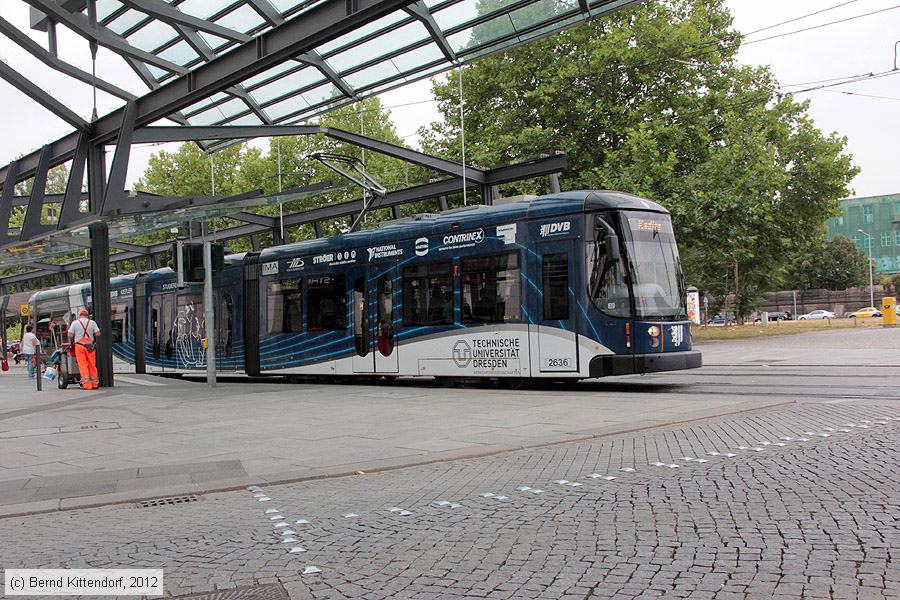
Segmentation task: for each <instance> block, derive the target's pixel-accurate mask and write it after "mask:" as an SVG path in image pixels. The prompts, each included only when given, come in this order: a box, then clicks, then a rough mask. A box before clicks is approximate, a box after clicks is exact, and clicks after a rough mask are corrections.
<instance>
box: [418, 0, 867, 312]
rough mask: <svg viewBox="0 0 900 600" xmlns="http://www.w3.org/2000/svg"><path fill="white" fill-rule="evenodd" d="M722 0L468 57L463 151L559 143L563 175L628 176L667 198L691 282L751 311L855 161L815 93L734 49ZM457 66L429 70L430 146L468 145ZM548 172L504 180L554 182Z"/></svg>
mask: <svg viewBox="0 0 900 600" xmlns="http://www.w3.org/2000/svg"><path fill="white" fill-rule="evenodd" d="M731 24H732V19H731V15H730V14H729V12H728V10H727V9H726V7H725V5H724V1H723V0H658V1H655V2H648V3H641V4H639V5H637V6H635V7H633V8H631V9H629V10H623V11H620V12H618V13H615V14H613V15H611V16H609V17H607V18H604V19H600V20H597V21H594V22H591V23H589V24H585V25H582V26H580V27H577V28H574V29H572V30H569V31H567V32H565V33H562V34H559V35H557V36H553V37H551V38H547V39H545V40H541V41H538V42H534V43H531V44H528V45H526V46H523V47H521V48H518V49H515V50H512V51H509V52H506V53H504V54H501V55H497V56H494V57H491V58H487V59H484V60H482V61H480V62H478V63H476V64H474V65H472V66H470V67H468V68H466V69H464V70H463V75H462V77H463V90H464V97H465V100H464V109H465V125H466V132H467V134H468V135H467V136H466V159H467V161H469V160H470V161H471V162H472V163H474V164H485V165H488V164H489V165H497V164H502V163H505V162H512V161H516V160H523V159H527V158H533V157H534V156H535V155H538V154H547V153H552V152H554V151H557V150H563V151H565V152H566V153H567V154H568V155H569V164H570V170H569V172H568V173H567V174H565V176H564V177H563V178H562V180H561V184H562V186H563V188H564V189H619V190H623V191H627V192H632V193H636V194H640V195H643V196H647V197H650V198H652V199H654V200H656V201H659V202H661V203H662V204H664V205H665V206H666V207H667V208H669V210H670V211H671V212H672V217H673V221H674V224H675V228H676V232H677V235H678V238H679V245H680V247H681V250H682V254H683V262H684V266H685V271H686V274H687V278H688V280H689V282H690V283H692V284H694V285H697V286H698V287H700V288H701V289H703V290H704V291H706V292H710V293H712V294H713V295H715V296H724V295H725V294H727V293H735V294H736V297H737V306H736V312H737V313H738V315H746V314H748V313H749V312H750V310H751V309H752V308H753V305H754V303H755V302H756V301H757V300H758V298H759V297H760V296H761V293H762V291H764V290H765V289H767V288H768V287H770V286H772V285H773V283H774V282H777V279H778V276H779V275H780V274H781V273H782V271H783V270H784V267H785V265H786V263H787V260H788V257H789V256H791V255H792V254H793V253H795V252H796V251H797V250H798V249H804V248H807V247H809V246H811V245H813V244H814V242H815V240H817V239H819V238H820V237H821V235H822V233H823V231H824V221H825V220H826V219H827V218H828V217H831V216H834V215H835V214H837V212H838V200H839V198H841V197H844V196H845V195H847V193H848V189H847V185H848V183H849V181H850V180H851V179H852V177H853V176H854V175H855V174H856V172H857V169H856V168H855V167H853V166H852V164H851V161H850V157H849V156H848V155H846V154H845V153H844V146H845V140H844V139H842V138H839V137H837V136H836V135H834V134H832V135H829V136H825V135H823V134H822V133H821V132H820V131H819V130H818V129H816V128H815V126H814V124H813V122H812V120H811V119H810V118H809V116H808V114H807V108H808V105H807V104H806V103H798V102H795V101H794V100H793V99H792V98H790V97H781V96H779V95H777V94H776V93H775V89H776V83H775V80H774V78H773V76H772V74H771V72H770V71H769V70H768V69H767V68H765V67H757V68H751V67H746V66H741V65H739V64H738V63H737V60H736V54H737V51H738V49H739V47H740V35H739V34H738V33H737V32H735V31H734V30H732V29H731ZM458 83H459V81H458V75H457V74H456V73H455V72H454V73H451V74H450V76H449V77H448V78H447V80H446V81H436V82H435V83H434V85H433V89H434V93H435V95H436V96H437V98H438V103H439V104H438V107H439V110H440V111H441V113H442V116H443V122H440V123H434V124H432V125H431V126H430V127H428V128H425V129H423V130H422V132H421V133H422V136H423V145H424V146H425V147H426V149H428V150H430V151H433V152H437V153H443V154H446V155H449V156H453V157H456V158H457V159H458V158H459V156H460V148H459V147H460V144H459V136H460V131H459V125H460V120H459V114H458V110H459V98H458ZM546 191H548V190H547V184H546V183H545V182H544V181H532V182H527V183H525V184H519V183H516V184H511V185H509V186H505V188H504V192H506V193H535V192H538V193H540V192H546Z"/></svg>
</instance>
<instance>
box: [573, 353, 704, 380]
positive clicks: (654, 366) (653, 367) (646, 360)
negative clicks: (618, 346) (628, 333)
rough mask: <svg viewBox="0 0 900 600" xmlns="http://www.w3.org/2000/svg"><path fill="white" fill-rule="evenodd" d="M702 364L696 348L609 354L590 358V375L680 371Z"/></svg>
mask: <svg viewBox="0 0 900 600" xmlns="http://www.w3.org/2000/svg"><path fill="white" fill-rule="evenodd" d="M702 366H703V356H702V355H701V354H700V352H698V351H697V350H689V351H687V352H661V353H659V354H609V355H604V356H595V357H594V358H592V359H591V368H590V373H591V377H609V376H610V375H634V374H636V373H657V372H659V371H680V370H682V369H696V368H699V367H702Z"/></svg>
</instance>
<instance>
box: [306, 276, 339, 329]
mask: <svg viewBox="0 0 900 600" xmlns="http://www.w3.org/2000/svg"><path fill="white" fill-rule="evenodd" d="M306 306H307V309H306V312H307V325H308V329H309V331H339V330H341V329H346V328H347V280H346V278H345V277H344V276H343V275H320V276H317V277H310V278H308V279H307V280H306Z"/></svg>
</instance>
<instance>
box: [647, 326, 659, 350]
mask: <svg viewBox="0 0 900 600" xmlns="http://www.w3.org/2000/svg"><path fill="white" fill-rule="evenodd" d="M647 333H648V334H649V335H650V347H651V348H659V344H660V341H661V338H660V337H659V336H660V334H661V333H662V329H660V328H659V327H657V326H656V325H651V326H650V327H649V328H648V329H647Z"/></svg>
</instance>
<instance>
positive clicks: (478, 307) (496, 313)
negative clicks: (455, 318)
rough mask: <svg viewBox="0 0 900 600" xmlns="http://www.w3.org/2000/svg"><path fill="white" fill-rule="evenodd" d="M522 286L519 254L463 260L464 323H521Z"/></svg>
mask: <svg viewBox="0 0 900 600" xmlns="http://www.w3.org/2000/svg"><path fill="white" fill-rule="evenodd" d="M521 294H522V284H521V281H520V280H519V255H518V254H517V253H509V254H496V255H493V256H475V257H472V258H464V259H463V260H462V322H463V323H509V322H514V321H520V320H521V318H522V315H521V310H522V308H521Z"/></svg>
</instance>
